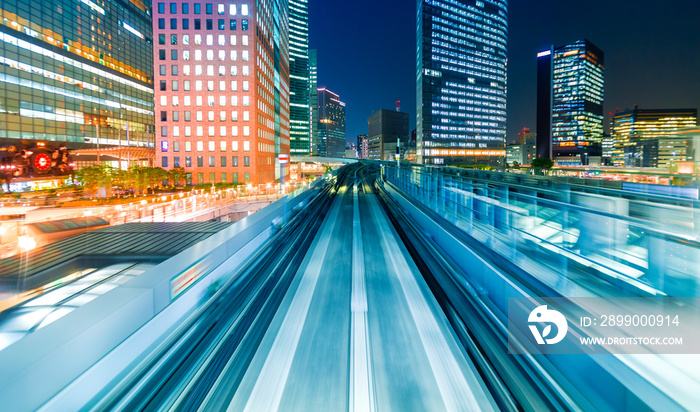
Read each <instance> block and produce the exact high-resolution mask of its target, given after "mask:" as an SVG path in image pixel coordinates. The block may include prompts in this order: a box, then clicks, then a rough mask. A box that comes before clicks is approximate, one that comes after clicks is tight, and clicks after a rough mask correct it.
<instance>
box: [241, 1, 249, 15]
mask: <svg viewBox="0 0 700 412" xmlns="http://www.w3.org/2000/svg"><path fill="white" fill-rule="evenodd" d="M241 14H242V15H244V16H247V15H248V5H247V4H241Z"/></svg>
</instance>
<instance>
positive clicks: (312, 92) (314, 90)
mask: <svg viewBox="0 0 700 412" xmlns="http://www.w3.org/2000/svg"><path fill="white" fill-rule="evenodd" d="M309 121H310V125H311V127H310V135H309V138H310V139H311V142H310V143H311V144H310V146H311V153H310V154H312V155H318V51H317V50H316V49H310V50H309Z"/></svg>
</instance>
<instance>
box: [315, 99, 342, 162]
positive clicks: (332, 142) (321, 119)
mask: <svg viewBox="0 0 700 412" xmlns="http://www.w3.org/2000/svg"><path fill="white" fill-rule="evenodd" d="M318 155H319V156H321V157H337V158H343V157H345V103H343V102H342V101H340V96H338V95H337V94H335V93H333V92H332V91H330V90H328V89H326V88H319V89H318Z"/></svg>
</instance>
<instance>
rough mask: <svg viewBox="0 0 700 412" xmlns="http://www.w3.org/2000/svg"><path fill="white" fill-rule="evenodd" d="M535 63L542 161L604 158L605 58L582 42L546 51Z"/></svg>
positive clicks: (539, 55) (538, 131)
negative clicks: (602, 154)
mask: <svg viewBox="0 0 700 412" xmlns="http://www.w3.org/2000/svg"><path fill="white" fill-rule="evenodd" d="M537 59H538V63H537V69H538V73H537V135H538V146H539V148H538V157H549V158H552V159H556V158H557V156H563V157H567V158H570V157H571V156H574V157H575V156H579V157H580V158H582V159H583V158H585V157H586V156H589V155H590V154H594V155H597V156H600V155H601V154H600V153H599V152H601V142H602V137H603V95H604V78H605V70H604V68H605V66H604V54H603V52H602V51H601V50H600V49H599V48H598V47H596V46H595V45H594V44H593V43H591V42H590V41H588V40H586V39H584V40H579V41H577V42H575V43H572V44H569V45H566V46H562V47H558V48H554V47H552V48H550V49H549V50H545V51H542V52H540V53H538V54H537ZM548 146H549V147H548ZM577 153H579V154H577Z"/></svg>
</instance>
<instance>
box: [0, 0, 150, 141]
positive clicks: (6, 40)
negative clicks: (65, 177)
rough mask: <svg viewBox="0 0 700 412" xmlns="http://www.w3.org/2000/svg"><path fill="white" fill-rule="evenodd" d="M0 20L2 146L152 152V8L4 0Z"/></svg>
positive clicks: (133, 2) (136, 1)
mask: <svg viewBox="0 0 700 412" xmlns="http://www.w3.org/2000/svg"><path fill="white" fill-rule="evenodd" d="M0 12H1V13H2V16H3V19H2V20H0V63H2V64H0V144H3V145H15V146H16V145H18V144H28V143H31V142H36V141H50V142H52V143H50V144H51V145H56V146H57V145H59V144H63V145H65V146H66V147H67V148H69V149H82V148H96V147H105V146H116V145H122V146H126V145H129V146H140V147H146V146H150V147H153V146H154V140H153V139H154V136H153V60H152V59H153V51H152V50H153V49H152V36H151V3H150V1H146V2H144V1H141V0H130V1H123V2H94V1H88V0H84V1H70V0H44V1H15V0H11V1H10V0H6V1H2V2H0ZM53 142H55V143H53Z"/></svg>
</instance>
